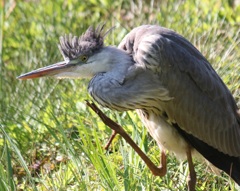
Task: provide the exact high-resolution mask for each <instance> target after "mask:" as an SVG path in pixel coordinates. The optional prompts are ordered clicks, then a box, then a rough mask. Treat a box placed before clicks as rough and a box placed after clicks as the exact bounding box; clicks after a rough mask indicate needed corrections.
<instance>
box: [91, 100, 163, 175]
mask: <svg viewBox="0 0 240 191" xmlns="http://www.w3.org/2000/svg"><path fill="white" fill-rule="evenodd" d="M86 104H87V105H88V106H89V107H90V108H91V109H92V110H93V111H94V112H95V113H96V114H97V115H98V116H99V117H100V118H101V119H102V121H103V123H104V124H105V125H107V126H108V127H110V128H111V129H112V130H113V134H115V133H116V134H117V133H118V134H119V135H121V136H122V137H123V138H124V139H125V141H126V142H127V143H128V144H130V146H131V147H132V148H133V149H134V150H135V151H136V152H137V153H138V155H139V156H140V157H141V158H142V160H143V161H144V162H145V164H146V165H147V166H148V168H149V169H150V170H151V171H152V173H153V175H155V176H164V175H165V174H166V170H167V168H166V155H165V153H164V152H162V154H161V159H162V160H161V163H162V164H161V165H160V167H157V166H156V165H155V164H154V163H153V162H152V161H151V160H150V159H149V158H148V156H147V155H146V154H145V153H144V152H143V151H142V150H141V149H140V148H139V147H138V146H137V144H136V143H135V142H134V141H133V140H132V138H131V137H130V136H129V135H128V134H127V133H126V131H125V130H124V129H123V128H122V127H121V126H120V125H118V124H117V123H116V122H114V121H113V120H111V119H110V118H109V117H107V116H106V115H105V114H104V113H103V112H102V111H101V110H100V109H99V108H98V107H97V106H96V105H95V104H94V103H93V102H92V103H90V102H89V101H87V100H86ZM114 136H115V135H113V136H112V137H113V138H114ZM112 137H111V138H112ZM111 138H110V140H109V142H110V143H111Z"/></svg>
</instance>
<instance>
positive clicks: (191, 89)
mask: <svg viewBox="0 0 240 191" xmlns="http://www.w3.org/2000/svg"><path fill="white" fill-rule="evenodd" d="M119 48H121V49H123V50H125V51H127V52H128V53H129V54H131V55H132V57H133V59H134V60H135V62H136V63H137V64H139V65H141V66H142V67H145V68H147V69H149V70H152V72H153V73H154V74H155V73H158V74H159V80H160V81H161V84H163V86H164V87H165V88H166V89H167V90H168V92H169V95H170V96H171V97H173V98H174V99H173V100H171V101H168V102H161V103H159V105H161V106H160V107H161V108H163V109H164V110H165V112H166V113H167V115H168V117H169V118H170V120H171V121H172V122H173V123H177V124H178V126H179V127H180V128H181V129H183V130H184V131H186V132H187V133H189V134H192V135H193V136H195V137H196V138H198V139H200V140H202V141H204V142H205V143H207V144H209V145H210V146H212V147H214V148H216V149H218V150H219V151H221V152H223V153H225V154H228V155H230V156H237V157H238V156H240V117H239V115H238V113H237V111H238V108H237V105H236V103H235V100H234V98H233V96H232V95H231V93H230V91H229V90H228V88H227V87H226V85H225V84H224V83H223V81H222V80H221V78H220V77H219V76H218V74H217V73H216V72H215V70H214V69H213V68H212V66H211V65H210V64H209V62H208V61H207V60H206V58H205V57H204V56H203V55H202V54H201V53H200V52H199V51H198V50H197V49H196V48H195V47H194V46H193V45H192V44H191V43H190V42H188V41H187V40H186V39H185V38H183V37H182V36H180V35H178V34H177V33H175V32H173V31H171V30H169V29H166V28H162V27H159V26H152V25H147V26H146V25H145V26H140V27H137V28H135V29H134V30H132V31H131V32H130V33H129V34H128V35H127V36H126V37H125V38H124V39H123V41H122V42H121V43H120V45H119ZM153 85H154V84H153Z"/></svg>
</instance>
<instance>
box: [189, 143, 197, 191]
mask: <svg viewBox="0 0 240 191" xmlns="http://www.w3.org/2000/svg"><path fill="white" fill-rule="evenodd" d="M187 161H188V168H189V175H188V180H187V182H188V191H195V186H196V179H197V178H196V172H195V170H194V164H193V161H192V153H191V147H190V146H189V147H188V149H187Z"/></svg>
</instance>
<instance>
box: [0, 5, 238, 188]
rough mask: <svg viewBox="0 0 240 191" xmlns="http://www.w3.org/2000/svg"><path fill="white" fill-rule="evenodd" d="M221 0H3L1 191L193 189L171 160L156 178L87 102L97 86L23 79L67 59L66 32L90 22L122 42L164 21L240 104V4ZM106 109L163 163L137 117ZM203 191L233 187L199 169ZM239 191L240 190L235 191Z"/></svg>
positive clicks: (182, 170) (79, 30) (0, 36)
mask: <svg viewBox="0 0 240 191" xmlns="http://www.w3.org/2000/svg"><path fill="white" fill-rule="evenodd" d="M232 2H234V1H229V2H228V1H224V0H222V1H220V0H212V1H208V0H196V1H180V0H179V1H175V0H162V1H160V0H155V1H154V0H151V1H141V0H136V1H133V0H131V1H125V0H120V1H113V0H82V1H78V0H68V1H65V0H55V1H47V0H22V1H14V0H8V1H4V0H3V1H1V2H0V7H1V8H0V26H1V27H0V73H1V78H0V90H1V92H0V101H1V105H0V190H185V181H186V177H187V165H186V163H185V162H181V163H180V162H179V161H177V160H176V159H175V157H174V156H171V157H169V158H168V165H169V167H168V169H169V171H168V174H167V175H166V176H165V177H163V178H159V177H154V176H153V175H151V173H150V171H149V170H148V168H147V167H146V166H145V165H144V163H143V162H142V160H141V159H140V158H139V157H138V156H137V155H136V153H135V152H134V151H133V150H132V149H131V148H130V147H129V146H128V145H127V144H126V143H125V142H124V141H122V139H121V138H119V137H118V138H117V139H116V140H115V142H114V143H113V145H112V147H111V150H110V151H109V152H106V151H104V149H103V145H104V144H105V143H106V141H107V139H108V138H109V137H110V134H111V131H110V130H109V129H108V128H107V127H105V126H104V124H103V123H102V122H101V121H100V119H99V118H98V117H97V116H96V115H95V114H94V113H93V112H92V111H90V110H89V109H88V108H87V107H86V105H85V102H84V100H85V99H91V98H90V97H89V95H88V94H87V90H86V86H87V83H88V80H56V79H37V80H29V81H19V80H16V77H17V76H18V75H20V74H21V73H25V72H27V71H31V70H33V69H36V68H39V67H42V66H46V65H49V64H51V63H55V62H57V61H60V60H62V58H61V55H60V52H59V51H58V48H57V43H58V39H59V36H61V35H64V34H66V33H72V34H76V35H80V34H81V33H83V32H84V31H85V30H86V29H87V28H88V27H89V26H90V25H95V26H96V25H97V24H99V23H103V22H106V25H107V27H111V26H116V29H115V30H114V31H113V32H112V33H111V34H109V36H108V37H107V39H106V42H105V44H106V45H108V44H113V45H117V44H118V43H119V42H120V41H121V39H122V38H123V37H124V36H125V35H126V34H127V33H128V32H129V31H130V30H131V29H132V28H134V27H136V26H139V25H141V24H159V25H162V26H164V27H167V28H171V29H173V30H175V31H177V32H178V33H180V34H182V35H183V36H185V37H186V38H187V39H188V40H190V41H191V42H192V43H193V44H194V45H195V46H196V47H197V48H198V49H199V50H200V51H201V52H202V53H203V55H204V56H206V58H207V59H208V60H209V61H210V62H211V63H212V65H213V67H214V68H215V69H216V70H217V72H218V74H219V75H220V76H221V77H222V79H223V80H224V82H225V83H226V84H227V85H228V87H229V89H230V90H231V92H232V93H233V95H234V97H235V98H236V101H237V102H239V100H240V77H239V76H240V75H239V74H240V46H239V44H240V38H239V37H240V6H239V5H237V4H234V3H232ZM104 111H105V113H106V114H107V115H108V116H110V117H111V118H112V119H114V120H115V121H117V122H118V123H119V124H121V125H122V126H124V128H125V129H126V130H127V131H128V132H129V134H130V135H131V137H132V138H133V139H134V141H135V142H137V143H138V145H139V146H140V147H141V148H142V149H143V150H144V152H146V153H147V154H148V155H149V156H150V157H151V159H152V160H153V161H154V162H155V163H156V164H157V163H158V161H159V157H158V156H159V150H158V147H157V146H156V144H155V142H154V141H153V140H152V138H151V137H149V135H148V134H147V132H146V129H145V128H144V127H143V126H142V124H141V123H140V121H139V119H138V117H137V115H136V114H135V113H134V112H127V113H126V112H124V113H117V112H113V111H109V110H106V109H105V110H104ZM196 169H197V177H198V184H197V190H229V189H232V190H234V187H235V184H234V183H233V182H232V181H231V180H230V179H229V178H228V177H227V176H226V175H222V176H215V175H214V174H213V173H211V171H210V170H209V168H208V167H207V166H206V165H205V164H201V163H196ZM236 189H237V188H236Z"/></svg>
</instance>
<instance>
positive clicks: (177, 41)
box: [21, 25, 240, 184]
mask: <svg viewBox="0 0 240 191" xmlns="http://www.w3.org/2000/svg"><path fill="white" fill-rule="evenodd" d="M100 32H101V30H100ZM100 32H99V31H98V30H96V31H94V30H93V29H89V30H88V31H87V32H86V34H85V35H83V36H82V37H81V38H79V39H77V40H76V39H74V38H73V39H71V38H70V37H69V39H67V38H66V37H65V38H62V39H61V46H60V48H61V51H62V53H63V55H64V57H66V58H67V59H69V60H70V62H69V63H70V64H69V65H70V67H69V68H70V69H67V73H66V71H65V72H64V73H60V72H58V73H57V74H56V73H53V72H52V70H50V74H51V75H55V76H57V77H73V76H74V77H75V76H77V77H81V76H94V77H93V78H92V79H91V81H90V83H89V87H88V90H89V93H90V94H91V96H92V97H93V98H94V99H95V100H96V101H97V102H98V103H99V104H101V105H103V106H104V107H108V108H110V109H114V110H118V111H126V110H137V112H138V114H139V116H140V118H141V120H142V121H143V123H144V124H145V126H146V127H147V129H148V131H149V133H150V134H151V135H152V137H153V138H154V139H155V140H156V141H157V143H158V145H159V146H160V147H161V149H164V150H170V151H173V152H174V153H176V155H179V156H183V155H185V154H186V152H187V149H188V148H189V147H191V148H192V149H193V150H195V149H196V150H197V151H198V152H199V153H200V154H202V155H203V156H204V157H205V158H206V159H207V160H209V161H210V162H211V163H213V164H214V165H215V166H217V167H218V168H220V169H222V170H224V171H225V172H226V173H228V174H229V175H230V176H231V177H232V178H233V179H234V180H235V181H236V182H237V183H238V184H240V115H239V110H238V108H237V105H236V103H235V101H234V98H233V97H232V95H231V93H230V91H229V90H228V88H227V87H226V86H225V84H224V83H223V82H222V80H221V79H220V77H219V76H218V75H217V73H216V72H215V71H214V69H213V68H212V67H211V65H210V64H209V62H208V61H207V60H206V58H204V56H203V55H202V54H201V53H200V52H199V51H198V50H197V49H196V48H195V47H194V46H193V45H192V44H191V43H190V42H188V41H187V40H186V39H185V38H183V37H182V36H180V35H178V34H177V33H175V32H173V31H171V30H169V29H166V28H163V27H160V26H156V25H143V26H140V27H137V28H135V29H133V30H132V31H131V32H130V33H129V34H128V35H127V36H126V37H125V38H124V39H123V40H122V42H121V43H120V45H119V46H118V48H115V47H104V46H103V43H102V44H101V38H102V36H101V33H100ZM92 39H94V40H93V41H92ZM95 41H96V42H95ZM93 42H94V43H95V46H93V47H92V46H90V45H92V44H93ZM87 43H88V44H89V45H88V46H87V45H86V44H87ZM87 48H88V49H90V50H89V52H88V51H86V50H87ZM86 54H87V57H88V61H87V64H85V65H84V64H80V65H79V66H78V65H77V64H76V60H77V59H78V58H81V56H82V55H86ZM79 55H80V56H79ZM71 60H72V62H71ZM74 66H76V67H74ZM88 66H89V67H88ZM90 66H91V67H90ZM62 68H63V67H62ZM71 68H72V69H71ZM42 70H44V68H43V69H40V70H37V71H34V72H31V73H29V74H26V75H24V76H22V77H21V78H28V76H30V77H31V76H34V77H35V75H36V74H37V75H38V73H41V72H42ZM48 70H49V69H48ZM81 71H82V72H81ZM77 73H79V76H78V75H77ZM80 73H81V74H80ZM37 77H38V76H37Z"/></svg>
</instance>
